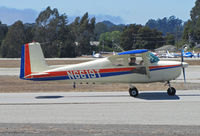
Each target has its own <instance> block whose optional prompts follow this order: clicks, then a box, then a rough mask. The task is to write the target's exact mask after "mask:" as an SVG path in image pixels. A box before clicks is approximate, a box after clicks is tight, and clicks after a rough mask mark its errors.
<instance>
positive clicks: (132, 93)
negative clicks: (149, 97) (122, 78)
mask: <svg viewBox="0 0 200 136" xmlns="http://www.w3.org/2000/svg"><path fill="white" fill-rule="evenodd" d="M129 94H130V96H132V97H137V96H138V90H137V88H136V87H135V86H132V85H131V87H130V88H129Z"/></svg>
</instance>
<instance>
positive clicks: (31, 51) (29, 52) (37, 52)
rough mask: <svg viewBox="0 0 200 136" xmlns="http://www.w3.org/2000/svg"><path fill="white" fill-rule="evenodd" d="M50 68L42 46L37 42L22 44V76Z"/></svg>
mask: <svg viewBox="0 0 200 136" xmlns="http://www.w3.org/2000/svg"><path fill="white" fill-rule="evenodd" d="M45 70H48V66H47V64H46V62H45V59H44V55H43V52H42V49H41V46H40V44H39V43H37V42H33V43H28V44H25V45H23V46H22V52H21V69H20V78H25V77H26V76H28V75H30V74H32V73H37V72H43V71H45Z"/></svg>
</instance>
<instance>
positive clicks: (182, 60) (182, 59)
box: [181, 50, 186, 84]
mask: <svg viewBox="0 0 200 136" xmlns="http://www.w3.org/2000/svg"><path fill="white" fill-rule="evenodd" d="M183 63H184V58H183V50H182V51H181V64H182V69H183V78H184V83H185V84H186V77H185V68H184V66H183Z"/></svg>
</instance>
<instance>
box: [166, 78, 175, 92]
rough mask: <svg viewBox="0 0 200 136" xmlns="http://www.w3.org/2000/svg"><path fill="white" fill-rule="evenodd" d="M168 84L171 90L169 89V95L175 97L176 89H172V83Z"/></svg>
mask: <svg viewBox="0 0 200 136" xmlns="http://www.w3.org/2000/svg"><path fill="white" fill-rule="evenodd" d="M167 84H168V86H169V88H168V89H167V94H168V95H169V96H174V95H175V94H176V89H175V88H174V87H171V85H170V82H169V81H167Z"/></svg>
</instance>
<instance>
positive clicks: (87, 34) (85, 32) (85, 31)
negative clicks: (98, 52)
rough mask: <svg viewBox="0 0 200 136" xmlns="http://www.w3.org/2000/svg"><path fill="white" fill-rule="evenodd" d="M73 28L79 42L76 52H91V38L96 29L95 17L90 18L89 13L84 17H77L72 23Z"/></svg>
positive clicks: (80, 53) (79, 53)
mask: <svg viewBox="0 0 200 136" xmlns="http://www.w3.org/2000/svg"><path fill="white" fill-rule="evenodd" d="M70 28H71V30H72V31H73V33H74V35H75V39H76V42H77V43H78V44H77V48H76V54H77V55H78V56H80V55H82V54H91V46H90V40H91V39H92V38H93V35H94V29H95V18H94V17H93V18H92V19H89V17H88V13H85V14H84V15H83V17H82V18H80V17H77V18H76V19H75V20H74V22H72V24H71V25H70Z"/></svg>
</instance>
